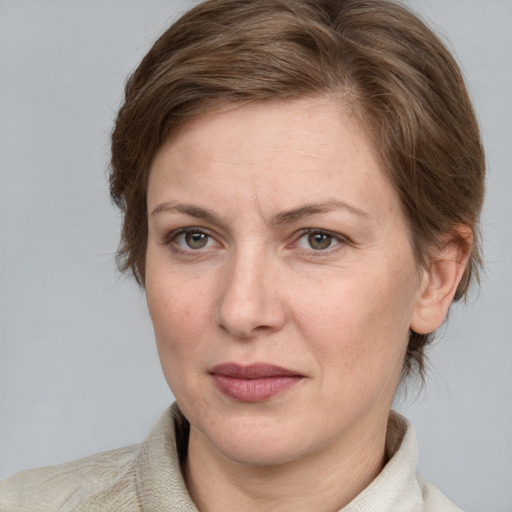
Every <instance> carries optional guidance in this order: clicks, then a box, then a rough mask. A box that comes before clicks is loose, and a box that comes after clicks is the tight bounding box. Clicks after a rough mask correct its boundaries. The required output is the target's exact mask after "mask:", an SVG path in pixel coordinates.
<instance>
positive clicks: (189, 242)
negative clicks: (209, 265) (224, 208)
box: [169, 228, 217, 251]
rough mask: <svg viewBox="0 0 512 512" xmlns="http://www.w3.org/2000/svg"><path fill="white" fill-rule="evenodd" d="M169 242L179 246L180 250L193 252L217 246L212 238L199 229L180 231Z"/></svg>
mask: <svg viewBox="0 0 512 512" xmlns="http://www.w3.org/2000/svg"><path fill="white" fill-rule="evenodd" d="M169 242H171V243H173V244H175V245H177V246H178V247H179V248H180V249H184V250H192V251H197V250H200V249H205V248H207V247H210V246H212V245H217V243H216V242H215V240H214V239H213V237H212V236H210V235H209V234H208V233H206V232H204V231H202V230H200V229H198V228H190V229H183V230H180V231H178V232H177V233H174V234H172V235H171V237H170V240H169Z"/></svg>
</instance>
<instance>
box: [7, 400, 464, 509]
mask: <svg viewBox="0 0 512 512" xmlns="http://www.w3.org/2000/svg"><path fill="white" fill-rule="evenodd" d="M185 428H186V423H185V422H184V421H183V419H182V417H180V415H179V412H178V409H177V408H176V406H172V407H170V408H169V409H168V410H167V411H166V412H165V413H164V414H163V415H162V416H161V417H160V419H159V420H158V422H157V424H156V425H155V427H154V428H153V430H152V431H151V433H150V435H149V436H148V438H147V439H146V440H145V441H144V442H143V443H142V444H141V445H137V446H131V447H127V448H121V449H118V450H111V451H108V452H103V453H100V454H97V455H93V456H91V457H87V458H85V459H81V460H78V461H75V462H69V463H67V464H61V465H58V466H50V467H47V468H39V469H32V470H28V471H24V472H22V473H19V474H18V475H15V476H13V477H11V478H8V479H7V480H5V481H4V482H2V483H0V511H1V512H52V511H59V512H68V511H73V512H96V511H101V512H164V511H165V512H197V509H196V507H195V506H194V503H193V502H192V499H191V498H190V495H189V494H188V491H187V488H186V486H185V482H184V480H183V476H182V473H181V470H180V463H179V456H178V452H179V451H180V449H183V448H184V447H183V444H184V443H186V432H184V429H185ZM177 439H178V440H181V439H184V440H183V441H178V442H177V441H176V440H177ZM386 449H387V453H388V456H389V457H390V460H389V462H388V463H387V464H386V466H385V467H384V469H383V470H382V472H381V473H380V474H379V476H378V477H377V478H376V479H375V480H374V481H373V482H372V483H371V484H370V485H369V486H368V487H367V488H366V489H365V490H364V491H363V492H362V493H361V494H359V496H357V497H356V498H355V499H354V500H353V501H352V502H351V503H349V504H348V505H347V506H346V507H344V508H343V509H342V510H341V511H340V512H461V511H460V509H458V508H457V507H455V506H454V505H453V504H451V503H450V502H449V501H448V499H447V498H446V497H445V496H444V495H443V494H442V493H441V492H440V491H438V490H437V489H436V488H435V487H433V486H431V485H430V484H428V483H426V482H424V481H423V480H422V479H421V478H420V477H418V476H417V475H416V439H415V435H414V430H413V428H412V427H411V426H410V425H409V424H408V422H407V420H406V419H405V418H403V417H402V416H400V415H399V414H397V413H394V412H393V413H391V415H390V420H389V425H388V436H387V446H386Z"/></svg>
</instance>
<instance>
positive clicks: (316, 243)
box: [296, 230, 342, 251]
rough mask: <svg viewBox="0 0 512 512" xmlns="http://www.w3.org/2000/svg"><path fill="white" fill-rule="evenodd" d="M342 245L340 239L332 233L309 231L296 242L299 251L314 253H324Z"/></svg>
mask: <svg viewBox="0 0 512 512" xmlns="http://www.w3.org/2000/svg"><path fill="white" fill-rule="evenodd" d="M341 243H342V239H341V237H339V236H336V235H334V234H332V233H329V232H326V231H321V230H311V231H308V232H306V233H304V234H303V235H302V236H301V237H300V238H299V239H298V240H297V242H296V245H297V247H300V248H301V249H308V250H311V249H313V250H314V251H325V250H327V249H330V248H332V247H335V246H337V245H340V244H341Z"/></svg>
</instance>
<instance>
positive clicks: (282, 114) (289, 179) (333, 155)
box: [148, 97, 396, 210]
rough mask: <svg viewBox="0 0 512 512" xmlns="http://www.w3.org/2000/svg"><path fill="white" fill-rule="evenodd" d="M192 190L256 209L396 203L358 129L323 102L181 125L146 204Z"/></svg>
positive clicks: (158, 165) (266, 107)
mask: <svg viewBox="0 0 512 512" xmlns="http://www.w3.org/2000/svg"><path fill="white" fill-rule="evenodd" d="M198 184H201V186H200V188H198V187H197V185H198ZM193 190H195V193H196V197H197V194H198V193H199V191H200V193H201V194H202V195H203V197H206V196H212V195H217V197H220V196H223V195H225V196H231V195H232V194H234V193H235V192H237V193H238V194H239V195H241V196H245V198H246V199H247V197H248V196H249V195H250V196H252V197H257V198H258V200H259V201H260V204H262V205H265V204H267V203H268V204H269V205H272V204H278V203H279V204H281V205H284V204H285V203H294V202H306V201H309V202H311V199H314V200H316V199H325V198H328V199H333V197H327V196H333V195H334V196H336V195H340V196H341V197H340V198H339V199H341V200H345V197H343V196H346V195H349V196H350V199H351V201H352V202H354V201H356V202H359V201H361V202H362V203H363V204H364V203H371V202H373V201H375V200H376V199H377V198H378V197H380V198H381V200H380V203H381V206H382V209H383V210H385V209H388V208H389V205H388V204H387V202H389V201H390V200H391V202H392V201H393V200H396V198H395V197H394V191H393V190H392V188H391V185H390V183H389V182H388V180H387V178H386V177H385V176H384V173H383V172H382V170H381V165H380V163H379V158H378V155H377V154H376V152H375V150H374V148H373V145H372V144H371V143H370V138H369V136H368V133H367V132H366V131H365V129H364V126H362V125H361V123H360V122H358V121H357V120H356V119H355V118H354V117H353V116H351V115H349V114H348V113H347V111H346V110H344V109H343V108H342V107H340V106H339V103H336V102H334V101H333V100H332V99H330V98H328V97H314V98H301V99H298V100H293V101H277V102H254V103H249V104H247V105H242V106H237V107H234V108H230V109H224V110H223V111H221V112H216V113H210V114H205V115H201V116H199V117H197V118H196V119H195V120H193V121H191V122H190V123H188V124H185V125H184V126H183V127H181V128H180V130H179V131H177V132H176V133H174V134H173V136H172V137H171V138H170V139H169V140H168V141H167V142H166V143H165V144H164V145H163V147H162V148H161V149H160V150H159V152H158V153H157V155H156V156H155V159H154V161H153V165H152V168H151V173H150V180H149V189H148V202H149V203H153V204H154V203H155V202H159V201H162V200H164V199H165V197H164V196H165V194H171V195H172V194H173V193H175V194H189V193H193V192H192V191H193ZM334 199H337V198H336V197H334ZM148 206H149V205H148ZM286 206H287V207H290V208H292V207H294V206H295V205H294V204H286Z"/></svg>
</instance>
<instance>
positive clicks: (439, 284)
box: [410, 225, 473, 334]
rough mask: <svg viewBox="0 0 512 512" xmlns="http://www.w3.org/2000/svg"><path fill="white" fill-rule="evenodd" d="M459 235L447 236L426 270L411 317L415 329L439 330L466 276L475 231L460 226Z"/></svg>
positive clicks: (457, 232) (457, 230) (420, 332)
mask: <svg viewBox="0 0 512 512" xmlns="http://www.w3.org/2000/svg"><path fill="white" fill-rule="evenodd" d="M456 235H457V236H453V235H451V236H446V237H445V238H446V239H445V243H444V244H443V247H442V248H441V249H439V250H438V251H436V253H435V254H434V255H433V256H432V260H431V263H430V265H429V267H428V268H425V269H423V271H422V282H421V286H420V290H419V296H418V301H417V304H416V308H415V311H414V313H413V317H412V319H411V326H410V328H411V330H413V331H414V332H417V333H418V334H428V333H431V332H434V331H435V330H436V329H438V328H439V327H440V326H441V325H442V323H443V321H444V319H445V318H446V315H447V313H448V309H449V307H450V304H451V303H452V301H453V297H454V296H455V293H456V292H457V287H458V286H459V283H460V281H461V279H462V276H463V275H464V271H465V269H466V265H467V263H468V259H469V255H470V254H471V247H472V238H473V236H472V231H471V229H470V228H469V227H468V226H464V225H461V226H458V227H457V228H456Z"/></svg>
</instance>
